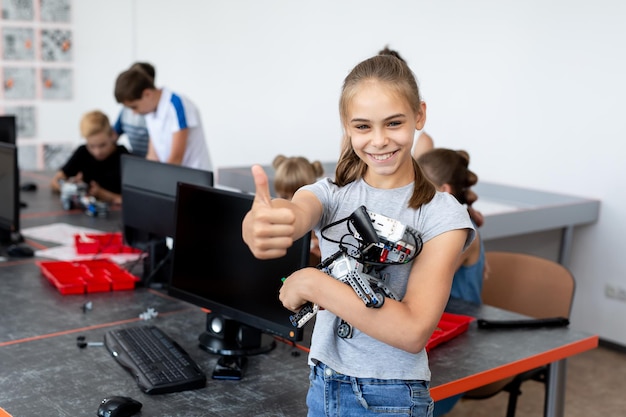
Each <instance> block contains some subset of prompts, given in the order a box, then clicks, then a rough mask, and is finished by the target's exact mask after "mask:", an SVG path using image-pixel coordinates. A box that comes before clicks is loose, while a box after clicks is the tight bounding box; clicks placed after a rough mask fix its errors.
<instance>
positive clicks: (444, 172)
mask: <svg viewBox="0 0 626 417" xmlns="http://www.w3.org/2000/svg"><path fill="white" fill-rule="evenodd" d="M417 163H418V164H419V166H420V167H421V168H422V170H423V171H424V174H425V175H426V176H427V177H428V178H429V179H430V180H431V181H432V182H433V184H435V187H437V190H439V191H445V192H448V193H450V194H452V195H453V196H454V197H455V198H456V199H457V200H458V201H459V203H461V204H464V205H467V208H468V210H469V209H470V208H471V207H472V203H474V201H476V200H477V198H478V197H477V196H476V194H475V193H474V192H473V191H472V190H471V189H470V187H471V186H473V185H475V184H476V183H477V182H478V177H477V176H476V174H474V173H473V172H472V171H470V170H469V169H468V165H469V154H468V153H467V152H465V151H454V150H452V149H444V148H435V149H432V150H430V151H428V152H426V153H425V154H423V155H422V156H420V157H419V158H418V159H417ZM471 217H472V216H471V214H470V218H471ZM474 227H475V228H476V229H477V228H478V225H477V224H476V222H474ZM476 233H477V235H476V239H474V241H473V242H472V244H471V245H470V246H469V248H467V250H466V251H465V252H463V255H462V256H461V258H460V259H459V263H458V269H457V271H456V272H455V274H454V279H453V280H452V290H451V292H450V296H451V297H454V298H460V299H462V300H466V301H469V302H471V303H474V304H481V303H482V299H481V293H482V290H483V278H484V273H485V248H484V246H483V244H482V240H481V239H480V235H478V232H476Z"/></svg>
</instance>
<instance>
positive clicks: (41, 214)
mask: <svg viewBox="0 0 626 417" xmlns="http://www.w3.org/2000/svg"><path fill="white" fill-rule="evenodd" d="M120 210H121V208H120V207H119V206H114V207H109V211H120ZM68 214H71V215H74V214H85V210H84V209H73V210H57V211H42V212H39V213H22V214H21V215H20V219H38V218H41V217H53V216H67V215H68Z"/></svg>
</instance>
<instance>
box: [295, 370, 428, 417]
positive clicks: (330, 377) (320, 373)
mask: <svg viewBox="0 0 626 417" xmlns="http://www.w3.org/2000/svg"><path fill="white" fill-rule="evenodd" d="M309 381H310V386H309V392H308V393H307V397H306V404H307V406H308V408H309V413H308V414H307V416H308V417H322V416H323V417H364V416H378V417H381V416H394V417H432V415H433V414H432V413H433V406H434V402H433V400H432V398H431V397H430V391H429V383H428V381H404V380H399V379H375V378H355V377H350V376H347V375H342V374H339V373H337V372H335V371H334V370H333V369H331V368H329V367H327V366H326V365H324V364H322V363H320V364H319V365H317V366H313V367H311V373H310V375H309Z"/></svg>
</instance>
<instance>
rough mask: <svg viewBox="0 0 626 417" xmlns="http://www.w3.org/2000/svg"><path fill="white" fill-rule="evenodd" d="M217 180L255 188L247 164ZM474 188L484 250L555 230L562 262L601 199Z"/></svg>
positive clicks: (331, 169)
mask: <svg viewBox="0 0 626 417" xmlns="http://www.w3.org/2000/svg"><path fill="white" fill-rule="evenodd" d="M323 165H324V172H325V174H326V175H328V176H334V173H335V163H334V162H327V163H324V164H323ZM264 168H265V172H266V173H267V175H268V179H269V182H270V191H271V192H272V194H274V189H273V187H272V184H273V178H274V169H273V168H272V167H270V166H265V167H264ZM217 183H218V184H220V185H222V186H226V187H230V188H234V189H238V190H241V191H243V192H247V193H254V191H255V190H254V181H253V179H252V175H251V173H250V167H232V168H219V169H218V171H217ZM474 189H475V191H476V193H477V194H478V195H479V197H480V198H479V200H478V201H477V202H476V203H475V205H474V207H475V208H476V209H477V210H479V211H481V212H482V213H483V214H484V216H485V224H484V225H483V226H482V227H481V229H480V233H481V236H482V238H483V240H484V241H485V242H486V245H487V249H500V248H499V247H497V246H496V245H495V244H494V245H492V246H491V247H490V245H489V244H490V242H491V241H497V240H499V239H503V238H510V237H519V236H521V235H529V234H533V233H540V232H547V231H558V232H560V239H559V242H558V249H557V251H558V253H557V256H556V258H557V259H556V260H557V261H558V262H560V263H561V264H563V265H568V263H569V257H570V250H571V244H572V239H573V235H574V228H575V227H576V226H580V225H585V224H590V223H593V222H595V221H596V220H597V219H598V214H599V211H600V202H599V201H598V200H594V199H588V198H581V197H575V196H570V195H564V194H557V193H548V192H544V191H538V190H531V189H527V188H521V187H513V186H508V185H502V184H496V183H490V182H484V181H481V182H479V183H478V184H477V185H476V186H475V187H474ZM546 257H547V256H546Z"/></svg>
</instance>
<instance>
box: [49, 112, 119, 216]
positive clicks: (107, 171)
mask: <svg viewBox="0 0 626 417" xmlns="http://www.w3.org/2000/svg"><path fill="white" fill-rule="evenodd" d="M80 133H81V135H82V136H83V137H84V138H85V140H86V141H87V143H86V144H85V145H81V146H79V147H78V148H77V149H76V151H74V154H73V155H72V156H71V157H70V159H69V160H68V161H67V162H66V163H65V165H64V166H63V167H62V168H61V169H60V170H59V171H58V172H57V173H56V174H55V175H54V178H53V179H52V183H51V187H52V189H53V190H54V191H57V192H59V191H61V183H60V181H73V182H84V183H85V184H87V185H88V190H87V192H88V194H89V195H91V196H93V197H95V198H96V199H97V200H99V201H104V202H107V203H112V204H121V203H122V196H121V184H122V172H121V166H120V159H121V156H122V155H123V154H127V153H128V150H127V149H126V148H125V147H124V146H122V145H118V144H117V143H116V142H117V139H116V135H115V133H114V132H113V129H112V128H111V124H110V123H109V118H108V117H107V116H106V115H105V114H104V113H102V112H101V111H98V110H95V111H91V112H88V113H86V114H85V115H83V117H82V119H81V121H80Z"/></svg>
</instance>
